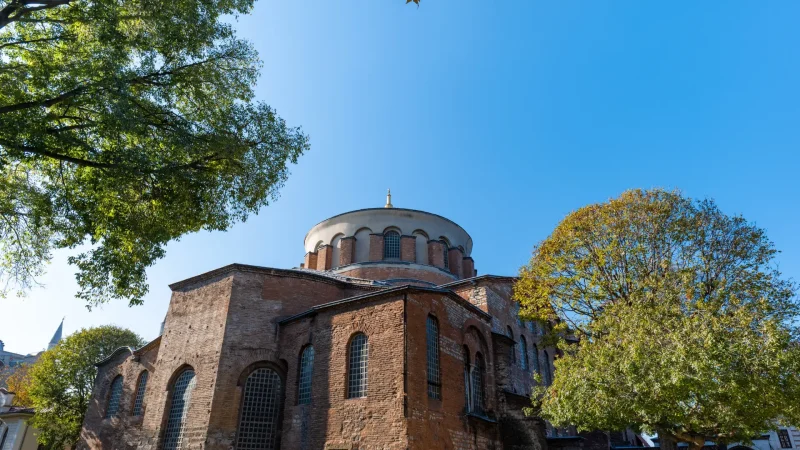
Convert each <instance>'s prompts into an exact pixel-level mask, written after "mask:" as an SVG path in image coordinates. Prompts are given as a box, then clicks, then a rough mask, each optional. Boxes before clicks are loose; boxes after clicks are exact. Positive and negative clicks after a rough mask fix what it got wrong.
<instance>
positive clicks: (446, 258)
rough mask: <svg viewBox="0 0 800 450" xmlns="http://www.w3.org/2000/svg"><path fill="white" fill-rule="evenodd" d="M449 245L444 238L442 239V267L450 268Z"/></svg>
mask: <svg viewBox="0 0 800 450" xmlns="http://www.w3.org/2000/svg"><path fill="white" fill-rule="evenodd" d="M449 250H450V245H448V244H447V241H445V240H444V239H443V240H442V251H443V252H444V268H445V269H447V270H450V256H449V253H450V251H449Z"/></svg>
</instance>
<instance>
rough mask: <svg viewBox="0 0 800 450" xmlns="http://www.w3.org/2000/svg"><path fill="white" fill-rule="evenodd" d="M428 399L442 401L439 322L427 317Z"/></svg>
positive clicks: (434, 318)
mask: <svg viewBox="0 0 800 450" xmlns="http://www.w3.org/2000/svg"><path fill="white" fill-rule="evenodd" d="M425 328H426V330H427V334H428V339H427V341H428V342H427V347H428V397H430V398H435V399H439V400H441V399H442V375H441V372H440V371H439V321H438V320H436V317H433V316H428V322H427V324H426V326H425Z"/></svg>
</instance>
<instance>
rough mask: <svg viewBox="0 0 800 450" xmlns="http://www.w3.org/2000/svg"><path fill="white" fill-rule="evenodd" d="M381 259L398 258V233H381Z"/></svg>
mask: <svg viewBox="0 0 800 450" xmlns="http://www.w3.org/2000/svg"><path fill="white" fill-rule="evenodd" d="M383 259H400V233H398V232H396V231H389V232H387V233H386V234H384V235H383Z"/></svg>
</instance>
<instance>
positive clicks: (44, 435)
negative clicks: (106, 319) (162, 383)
mask: <svg viewBox="0 0 800 450" xmlns="http://www.w3.org/2000/svg"><path fill="white" fill-rule="evenodd" d="M142 345H144V342H143V341H142V339H141V338H140V337H139V336H137V335H136V334H135V333H133V332H132V331H130V330H126V329H124V328H118V327H115V326H102V327H97V328H90V329H83V330H81V331H78V332H77V333H75V334H72V335H70V336H69V337H67V338H66V339H63V340H62V341H61V342H59V344H58V345H57V346H55V347H53V348H52V349H50V350H48V351H46V352H44V353H43V354H42V356H41V357H40V358H39V360H38V361H37V362H36V363H35V364H34V365H33V366H32V367H31V369H30V374H29V381H30V384H29V386H28V389H27V390H28V392H29V395H30V398H31V401H32V406H33V407H34V408H36V415H35V416H34V417H33V419H31V420H32V421H31V425H32V426H34V427H37V428H39V429H40V430H41V431H40V433H39V442H40V443H42V444H44V445H45V446H46V447H47V448H64V447H70V448H72V446H74V445H75V444H76V443H77V441H78V438H79V436H80V431H81V425H82V424H83V416H84V415H85V414H86V409H87V407H88V405H89V399H90V397H91V395H92V386H93V385H94V380H95V377H96V376H97V368H96V367H95V366H94V364H95V363H97V362H98V361H100V360H102V359H103V358H106V357H107V356H109V355H110V354H111V353H112V352H114V350H116V349H118V348H120V347H132V348H137V347H141V346H142Z"/></svg>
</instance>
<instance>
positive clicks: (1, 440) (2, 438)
mask: <svg viewBox="0 0 800 450" xmlns="http://www.w3.org/2000/svg"><path fill="white" fill-rule="evenodd" d="M0 430H2V435H0V448H3V446H4V445H6V438H7V437H8V425H6V423H5V422H3V421H2V420H0Z"/></svg>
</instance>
